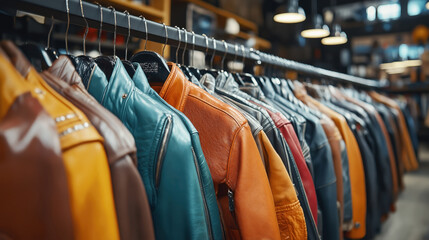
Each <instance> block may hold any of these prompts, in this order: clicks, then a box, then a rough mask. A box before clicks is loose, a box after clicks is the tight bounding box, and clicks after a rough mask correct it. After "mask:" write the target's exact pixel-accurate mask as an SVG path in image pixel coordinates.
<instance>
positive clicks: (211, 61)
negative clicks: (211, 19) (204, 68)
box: [210, 37, 216, 69]
mask: <svg viewBox="0 0 429 240" xmlns="http://www.w3.org/2000/svg"><path fill="white" fill-rule="evenodd" d="M212 41H213V54H212V57H211V59H210V69H213V59H214V57H215V55H216V40H215V39H214V38H213V37H212Z"/></svg>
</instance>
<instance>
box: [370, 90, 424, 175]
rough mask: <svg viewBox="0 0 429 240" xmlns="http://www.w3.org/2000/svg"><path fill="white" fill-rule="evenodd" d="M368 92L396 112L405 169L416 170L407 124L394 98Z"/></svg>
mask: <svg viewBox="0 0 429 240" xmlns="http://www.w3.org/2000/svg"><path fill="white" fill-rule="evenodd" d="M369 94H370V96H371V97H372V98H373V99H374V100H375V101H377V102H380V103H383V104H385V105H386V106H388V107H390V108H393V109H395V110H396V111H397V112H398V121H399V129H400V132H401V133H403V134H401V141H402V143H403V144H402V145H401V147H402V159H403V163H404V166H405V169H406V170H407V171H412V170H416V169H417V168H418V167H419V163H418V162H417V158H416V154H415V152H414V148H413V145H412V142H411V139H410V134H409V132H408V128H407V124H406V122H405V118H404V115H403V114H402V111H401V108H400V107H399V105H398V104H397V103H396V102H395V101H394V100H392V99H390V98H387V97H385V96H383V95H381V94H379V93H376V92H374V91H372V92H370V93H369Z"/></svg>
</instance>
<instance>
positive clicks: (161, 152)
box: [155, 115, 173, 187]
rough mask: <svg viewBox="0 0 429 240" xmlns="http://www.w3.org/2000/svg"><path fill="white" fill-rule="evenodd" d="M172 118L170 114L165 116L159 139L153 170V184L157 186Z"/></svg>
mask: <svg viewBox="0 0 429 240" xmlns="http://www.w3.org/2000/svg"><path fill="white" fill-rule="evenodd" d="M172 122H173V119H172V118H171V115H168V116H167V119H166V121H165V123H164V126H165V127H164V129H165V130H164V136H163V137H162V141H161V147H160V150H159V154H158V160H157V162H156V171H155V186H156V187H158V185H159V178H160V174H161V168H162V164H163V162H164V157H165V152H166V150H167V145H168V144H167V142H168V140H169V139H170V135H171V126H172Z"/></svg>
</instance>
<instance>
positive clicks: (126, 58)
mask: <svg viewBox="0 0 429 240" xmlns="http://www.w3.org/2000/svg"><path fill="white" fill-rule="evenodd" d="M124 13H125V14H126V15H127V18H128V35H127V41H126V42H125V61H127V60H128V42H129V41H130V35H131V23H130V13H129V12H128V11H127V10H125V11H124Z"/></svg>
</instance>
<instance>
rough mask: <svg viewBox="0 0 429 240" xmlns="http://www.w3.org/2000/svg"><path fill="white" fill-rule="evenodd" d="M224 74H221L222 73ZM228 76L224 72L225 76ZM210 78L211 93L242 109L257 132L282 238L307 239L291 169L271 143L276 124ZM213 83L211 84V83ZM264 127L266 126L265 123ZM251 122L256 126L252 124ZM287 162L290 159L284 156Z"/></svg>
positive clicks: (206, 78)
mask: <svg viewBox="0 0 429 240" xmlns="http://www.w3.org/2000/svg"><path fill="white" fill-rule="evenodd" d="M220 76H221V75H220ZM223 76H225V75H223ZM208 79H212V80H214V78H213V77H212V78H209V76H208V74H206V75H204V76H203V78H202V80H205V81H203V82H202V84H204V86H206V88H207V89H208V90H209V91H211V93H212V95H213V94H215V95H216V96H217V97H219V98H220V99H221V100H224V102H226V103H228V104H229V105H230V106H233V107H234V108H236V109H237V110H238V111H240V112H241V113H242V114H243V116H245V117H246V119H247V121H248V122H249V123H251V122H256V123H254V124H250V127H251V129H252V132H253V133H254V134H256V135H254V138H255V142H256V144H257V145H258V149H259V152H260V154H261V155H262V160H263V161H264V165H265V169H266V172H267V175H268V180H269V182H270V187H271V191H272V193H273V199H274V203H275V207H276V214H277V221H278V222H279V229H280V235H281V239H307V228H306V223H305V218H304V213H303V211H302V208H301V204H300V203H299V200H298V197H297V196H296V192H295V188H294V187H293V184H292V181H291V179H290V177H289V174H288V172H287V171H286V168H285V166H284V164H283V162H282V159H281V158H280V156H279V155H278V154H277V152H276V150H275V149H274V147H273V146H272V145H271V142H270V140H269V139H268V136H267V134H266V133H265V130H266V131H268V132H269V133H271V132H272V131H274V129H276V127H275V125H274V123H273V122H272V120H271V118H270V117H269V115H268V113H266V112H265V114H267V115H268V116H265V114H264V112H263V111H265V110H263V109H260V108H259V107H257V106H252V104H251V103H250V102H247V101H246V100H245V99H243V98H241V97H239V96H236V95H234V94H231V93H229V92H228V91H226V90H224V89H220V88H219V87H216V88H215V82H214V81H210V80H208ZM231 80H232V79H230V78H228V79H224V81H221V80H220V79H217V80H216V83H220V82H224V83H225V82H226V83H227V82H229V81H231ZM210 83H211V84H210ZM262 124H263V126H265V127H263V126H262ZM252 125H256V126H255V127H252ZM285 160H286V161H288V159H285Z"/></svg>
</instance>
